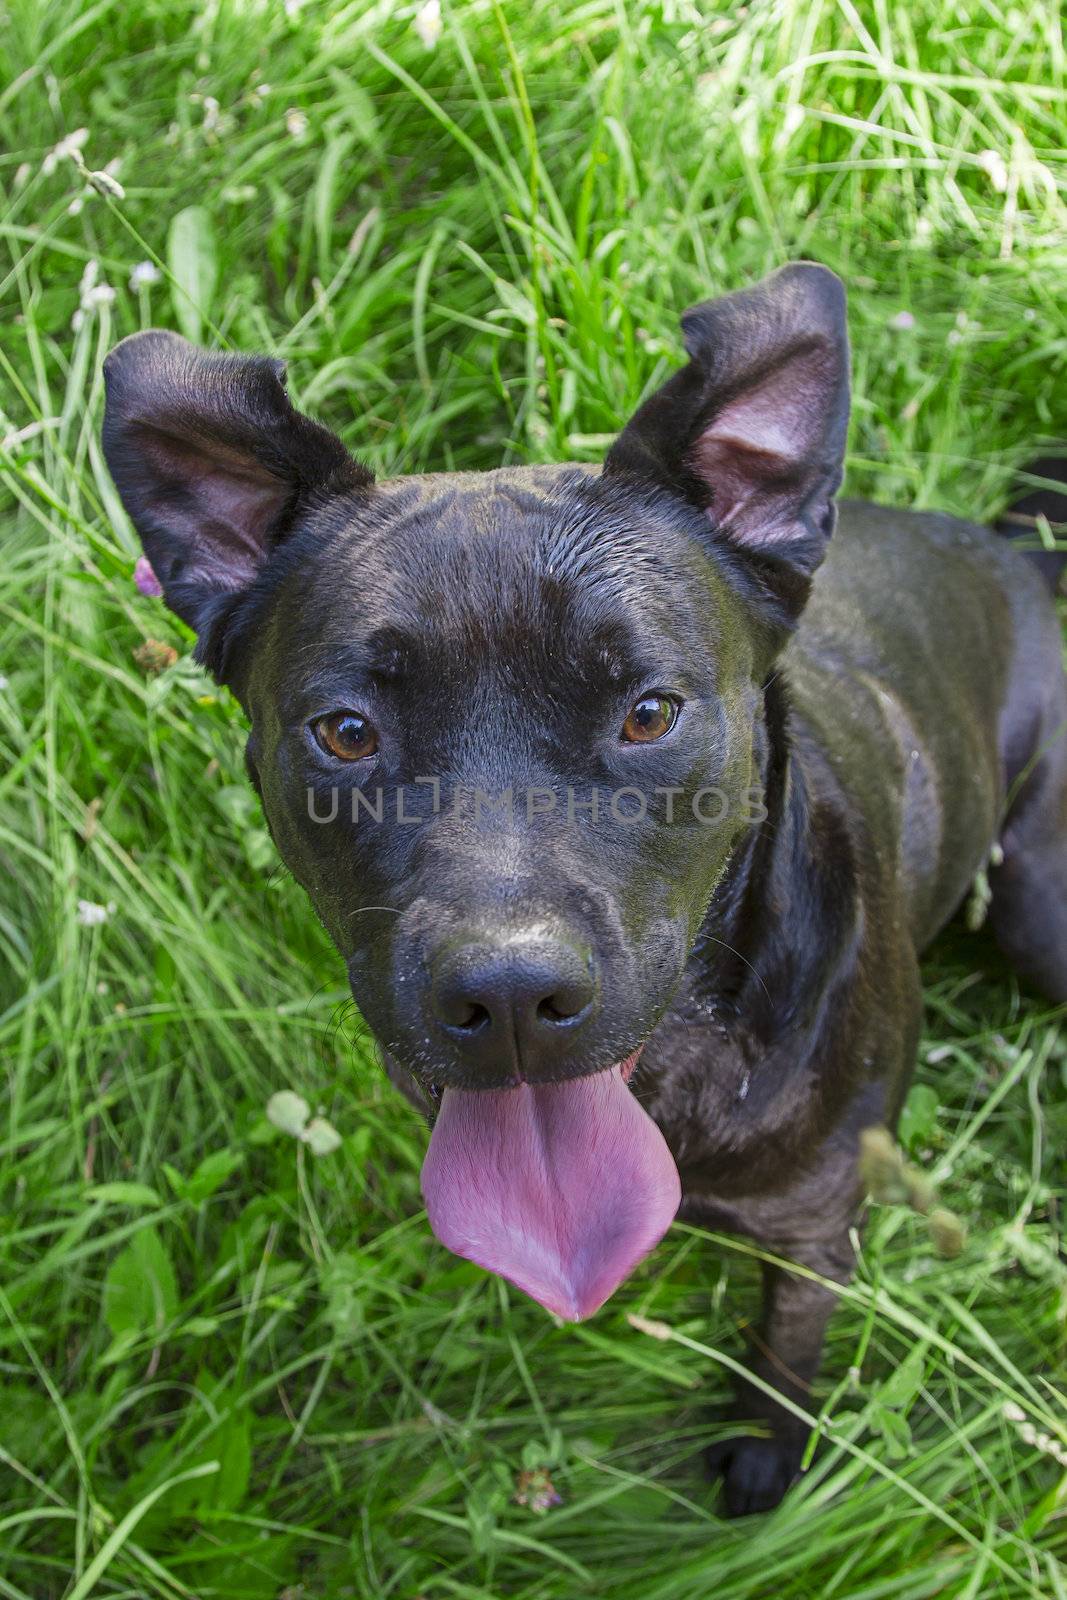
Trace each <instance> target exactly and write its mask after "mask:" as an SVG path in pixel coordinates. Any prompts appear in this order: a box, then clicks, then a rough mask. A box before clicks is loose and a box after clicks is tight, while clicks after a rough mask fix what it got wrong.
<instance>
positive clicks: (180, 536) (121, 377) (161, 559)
mask: <svg viewBox="0 0 1067 1600" xmlns="http://www.w3.org/2000/svg"><path fill="white" fill-rule="evenodd" d="M284 375H285V368H284V366H283V364H282V363H281V362H280V361H272V360H269V359H268V358H266V357H263V356H231V355H219V354H213V353H209V352H208V351H205V350H199V349H197V347H196V346H195V345H191V344H189V343H188V341H187V340H185V339H182V338H180V337H179V336H178V335H177V334H176V333H167V332H164V331H163V330H161V329H152V330H150V331H149V332H147V333H135V334H133V335H131V337H130V338H128V339H124V340H123V341H122V343H121V344H119V345H117V346H116V347H115V349H114V350H112V352H111V354H110V355H109V356H108V358H107V360H106V361H105V362H104V379H105V385H106V389H107V404H106V407H105V411H104V432H103V443H104V455H105V458H106V460H107V464H108V467H109V469H110V471H111V476H112V477H113V478H114V480H115V484H116V486H117V488H118V491H119V495H120V497H121V499H122V503H123V505H124V506H125V507H126V510H127V511H128V513H129V515H130V518H131V520H132V522H133V524H134V527H135V528H136V529H137V532H138V533H139V534H140V537H141V543H142V544H143V545H144V550H145V554H146V555H147V557H148V559H149V561H150V562H151V563H152V566H153V568H154V570H155V573H156V576H157V577H158V579H159V581H160V583H161V584H162V586H163V596H164V598H165V600H166V602H167V604H168V605H169V606H170V608H171V610H172V611H176V612H177V614H178V616H180V617H181V618H182V619H183V620H184V621H185V622H187V623H189V625H190V627H192V628H194V629H195V630H196V632H197V633H198V634H199V636H200V645H199V649H198V652H197V653H198V655H199V656H200V658H201V659H202V660H206V661H208V663H209V664H214V663H213V660H212V658H213V657H217V655H218V652H217V651H216V650H214V649H213V647H212V644H211V635H212V634H213V633H217V631H218V628H219V625H220V624H221V622H222V620H223V618H224V616H225V614H226V613H227V612H228V611H229V610H230V609H231V607H232V604H233V601H234V600H235V598H236V597H237V596H238V595H240V593H241V592H242V591H243V590H244V589H245V588H246V587H247V586H248V584H250V583H251V582H252V580H253V578H254V577H255V576H256V573H257V572H258V571H259V570H260V568H261V567H262V566H263V565H264V563H265V562H266V561H267V560H268V558H269V556H270V554H271V552H272V551H273V550H274V549H276V548H277V546H278V545H279V544H280V543H281V542H282V540H283V539H284V538H285V536H286V534H287V533H288V532H289V530H290V529H291V528H292V527H293V525H294V523H295V522H296V520H297V518H298V517H299V516H301V515H302V514H303V513H304V512H305V511H307V510H308V509H309V508H311V507H313V506H314V505H316V504H320V503H322V502H324V501H325V500H327V499H329V498H331V497H332V496H334V495H337V494H343V493H346V492H351V491H359V490H366V489H369V488H370V486H371V484H372V483H373V481H374V480H373V477H372V475H371V473H370V472H368V471H367V470H366V468H364V467H361V466H360V465H359V463H358V462H356V461H355V460H353V458H352V457H351V456H350V455H349V454H348V451H347V450H346V449H345V447H344V445H343V444H342V443H341V441H340V439H338V438H337V437H336V435H335V434H332V433H331V432H330V431H329V430H328V429H327V428H323V427H320V426H319V424H318V423H317V422H312V421H311V420H310V418H308V417H305V416H301V414H300V413H299V412H298V411H295V410H294V409H293V407H292V405H291V404H290V402H289V397H288V395H287V394H286V392H285V383H284Z"/></svg>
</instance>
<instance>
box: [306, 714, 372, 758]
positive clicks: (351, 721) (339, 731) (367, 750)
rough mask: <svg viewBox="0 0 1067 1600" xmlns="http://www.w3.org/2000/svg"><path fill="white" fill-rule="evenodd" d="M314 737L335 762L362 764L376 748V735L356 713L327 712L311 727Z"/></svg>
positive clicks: (369, 723)
mask: <svg viewBox="0 0 1067 1600" xmlns="http://www.w3.org/2000/svg"><path fill="white" fill-rule="evenodd" d="M314 732H315V737H316V739H317V740H318V741H319V743H320V745H321V746H322V748H323V749H324V750H325V751H326V753H327V755H331V756H336V758H337V760H338V761H363V760H365V759H366V757H367V756H372V755H373V754H374V752H375V751H376V750H377V748H378V731H377V729H376V728H375V726H374V724H373V723H372V722H368V721H367V718H366V717H365V716H363V715H362V714H361V713H360V712H359V711H331V712H330V715H329V716H328V717H320V718H319V720H318V721H317V722H316V723H315V724H314Z"/></svg>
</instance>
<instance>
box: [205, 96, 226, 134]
mask: <svg viewBox="0 0 1067 1600" xmlns="http://www.w3.org/2000/svg"><path fill="white" fill-rule="evenodd" d="M221 120H222V112H221V109H220V107H219V103H218V101H217V100H216V99H215V96H214V95H213V94H206V95H205V96H204V132H205V133H215V132H216V130H217V129H218V125H219V123H220V122H221Z"/></svg>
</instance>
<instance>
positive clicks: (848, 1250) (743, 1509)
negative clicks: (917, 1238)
mask: <svg viewBox="0 0 1067 1600" xmlns="http://www.w3.org/2000/svg"><path fill="white" fill-rule="evenodd" d="M775 1254H779V1255H781V1256H782V1257H783V1258H787V1259H789V1260H791V1261H794V1262H796V1263H797V1265H798V1266H800V1267H803V1268H805V1269H807V1271H808V1272H811V1273H814V1274H816V1275H817V1276H818V1277H819V1278H825V1279H829V1280H831V1281H832V1282H836V1283H846V1282H847V1281H848V1279H849V1277H850V1276H851V1273H852V1266H853V1252H852V1247H851V1244H850V1242H849V1238H848V1234H847V1232H843V1233H842V1234H841V1235H839V1236H838V1237H836V1238H834V1239H831V1240H824V1241H820V1242H819V1243H817V1244H815V1243H813V1242H811V1241H804V1242H803V1243H794V1244H793V1245H792V1247H788V1246H782V1247H780V1248H776V1250H775ZM836 1304H837V1295H836V1294H835V1293H834V1291H833V1289H831V1288H827V1287H826V1285H825V1284H824V1283H820V1282H817V1281H816V1279H815V1278H812V1277H808V1276H804V1275H801V1274H800V1273H796V1272H791V1271H789V1270H788V1269H786V1268H784V1267H777V1266H772V1265H769V1264H768V1265H766V1266H765V1267H764V1272H763V1313H762V1316H761V1318H760V1323H759V1328H758V1330H757V1331H756V1332H755V1334H754V1335H753V1340H752V1342H753V1346H754V1349H753V1352H752V1357H751V1359H750V1362H749V1365H750V1367H751V1369H752V1372H753V1374H754V1375H755V1377H757V1378H759V1379H761V1380H762V1382H763V1383H764V1384H767V1385H769V1386H770V1387H771V1388H772V1389H774V1390H775V1391H776V1394H777V1395H780V1396H782V1397H783V1398H784V1399H785V1400H787V1401H790V1402H792V1404H793V1405H796V1406H800V1407H802V1408H803V1409H804V1410H805V1411H807V1412H808V1413H809V1414H810V1413H811V1411H812V1401H811V1385H812V1381H813V1379H814V1377H815V1375H816V1373H817V1372H818V1369H819V1362H820V1359H821V1357H822V1347H823V1338H824V1335H825V1333H826V1324H827V1323H828V1322H829V1320H830V1316H831V1314H832V1312H833V1310H834V1308H835V1306H836ZM733 1415H734V1417H735V1418H736V1419H737V1421H738V1422H739V1423H751V1424H753V1426H754V1429H758V1432H755V1431H754V1432H753V1433H749V1434H741V1435H739V1436H738V1437H735V1438H732V1439H725V1440H722V1441H721V1442H720V1443H718V1444H715V1445H712V1446H711V1448H710V1449H709V1451H708V1454H707V1462H708V1467H709V1470H710V1471H711V1472H712V1473H713V1474H714V1475H715V1476H720V1475H721V1477H722V1478H723V1489H724V1494H725V1500H726V1510H727V1512H728V1514H729V1515H730V1516H732V1517H737V1516H744V1515H746V1514H747V1513H748V1512H754V1511H770V1510H772V1509H773V1507H774V1506H776V1505H777V1504H778V1502H779V1501H780V1500H781V1498H782V1496H783V1495H784V1494H785V1492H786V1490H787V1489H788V1488H789V1485H790V1484H791V1483H792V1481H793V1479H794V1478H795V1477H796V1475H797V1472H798V1471H799V1469H800V1462H801V1457H802V1456H803V1453H804V1447H805V1444H806V1443H807V1439H808V1434H809V1431H810V1430H809V1427H808V1424H807V1423H806V1422H804V1421H803V1420H802V1419H801V1418H800V1417H798V1416H797V1415H796V1414H795V1413H794V1412H793V1411H791V1410H790V1409H788V1407H787V1406H785V1405H782V1404H780V1403H779V1400H778V1399H777V1398H775V1397H772V1396H771V1395H770V1394H768V1393H767V1392H766V1390H765V1389H763V1388H757V1387H756V1386H755V1385H754V1384H749V1383H744V1384H742V1385H740V1387H739V1390H738V1394H737V1399H736V1401H735V1405H734V1408H733Z"/></svg>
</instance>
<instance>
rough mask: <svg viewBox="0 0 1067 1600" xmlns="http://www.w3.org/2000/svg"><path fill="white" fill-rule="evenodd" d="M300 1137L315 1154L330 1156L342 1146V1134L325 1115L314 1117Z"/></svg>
mask: <svg viewBox="0 0 1067 1600" xmlns="http://www.w3.org/2000/svg"><path fill="white" fill-rule="evenodd" d="M300 1138H301V1139H302V1140H303V1142H304V1143H305V1144H306V1145H307V1147H308V1149H309V1150H310V1151H311V1154H312V1155H313V1156H329V1155H332V1154H333V1152H334V1151H335V1150H339V1149H340V1148H341V1135H340V1134H339V1133H338V1131H337V1129H336V1128H335V1127H334V1125H333V1123H332V1122H327V1121H326V1118H325V1117H312V1119H311V1121H310V1122H309V1123H308V1125H307V1127H306V1128H305V1129H304V1131H303V1133H301V1135H300Z"/></svg>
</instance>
